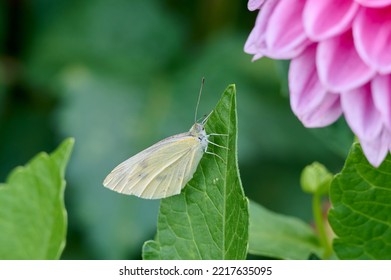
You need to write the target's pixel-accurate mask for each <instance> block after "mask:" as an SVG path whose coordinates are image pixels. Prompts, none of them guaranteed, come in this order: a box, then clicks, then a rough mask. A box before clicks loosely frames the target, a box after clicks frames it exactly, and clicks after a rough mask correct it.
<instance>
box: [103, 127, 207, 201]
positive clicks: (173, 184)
mask: <svg viewBox="0 0 391 280" xmlns="http://www.w3.org/2000/svg"><path fill="white" fill-rule="evenodd" d="M205 121H206V119H205V120H204V121H203V122H202V123H195V124H194V125H193V126H192V127H191V129H190V130H189V131H188V132H185V133H181V134H177V135H174V136H171V137H168V138H166V139H164V140H161V141H159V142H157V143H156V144H154V145H152V146H151V147H149V148H147V149H145V150H143V151H141V152H139V153H138V154H136V155H134V156H133V157H131V158H129V159H128V160H126V161H124V162H122V163H121V164H119V165H118V166H117V167H115V168H114V169H113V171H111V173H110V174H109V175H107V177H106V179H105V180H104V182H103V185H104V186H105V187H107V188H109V189H111V190H114V191H117V192H119V193H123V194H129V195H135V196H138V197H141V198H146V199H159V198H164V197H169V196H173V195H176V194H179V193H180V192H181V190H182V188H183V187H184V186H185V185H186V184H187V182H189V181H190V179H191V178H192V177H193V174H194V173H195V171H196V169H197V166H198V163H199V162H200V160H201V158H202V156H203V154H204V153H205V152H206V150H207V147H208V135H207V134H206V132H205V129H204V123H205Z"/></svg>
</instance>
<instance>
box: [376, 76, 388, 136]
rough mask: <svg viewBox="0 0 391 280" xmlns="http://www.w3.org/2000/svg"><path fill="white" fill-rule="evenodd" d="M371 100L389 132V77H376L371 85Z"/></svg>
mask: <svg viewBox="0 0 391 280" xmlns="http://www.w3.org/2000/svg"><path fill="white" fill-rule="evenodd" d="M371 89H372V98H373V101H374V104H375V106H376V108H377V110H378V111H379V112H380V114H381V116H382V120H383V123H384V125H385V126H386V127H387V129H389V130H391V76H390V75H386V76H383V75H378V76H376V77H375V78H374V79H373V80H372V83H371Z"/></svg>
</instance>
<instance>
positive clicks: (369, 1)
mask: <svg viewBox="0 0 391 280" xmlns="http://www.w3.org/2000/svg"><path fill="white" fill-rule="evenodd" d="M355 1H356V2H357V3H359V4H361V5H363V6H366V7H385V6H387V5H390V4H391V0H355Z"/></svg>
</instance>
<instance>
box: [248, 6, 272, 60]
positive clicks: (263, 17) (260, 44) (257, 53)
mask: <svg viewBox="0 0 391 280" xmlns="http://www.w3.org/2000/svg"><path fill="white" fill-rule="evenodd" d="M278 2H279V0H268V1H266V2H265V4H264V5H263V6H262V10H261V11H260V12H259V13H258V16H257V19H256V22H255V26H254V28H253V30H252V31H251V33H250V36H249V37H248V39H247V41H246V44H245V45H244V51H245V52H246V53H249V54H253V55H254V58H253V60H256V59H259V58H261V57H262V56H264V55H267V47H266V42H265V32H266V27H267V24H268V22H269V18H270V16H271V14H272V13H273V11H274V8H275V7H276V5H277V4H278Z"/></svg>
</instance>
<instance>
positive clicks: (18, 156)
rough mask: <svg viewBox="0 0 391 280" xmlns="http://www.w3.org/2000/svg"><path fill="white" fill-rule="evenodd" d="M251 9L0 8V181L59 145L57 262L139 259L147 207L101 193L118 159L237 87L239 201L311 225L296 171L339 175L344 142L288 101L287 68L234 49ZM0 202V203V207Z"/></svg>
mask: <svg viewBox="0 0 391 280" xmlns="http://www.w3.org/2000/svg"><path fill="white" fill-rule="evenodd" d="M255 18H256V13H251V12H249V11H248V10H247V2H246V1H237V0H236V1H235V0H200V1H174V0H160V1H158V0H149V1H143V0H132V1H130V0H114V1H107V0H88V1H78V0H34V1H29V0H3V1H0V181H2V182H3V181H5V180H6V177H7V174H8V173H9V172H10V171H11V170H12V169H13V168H14V167H16V166H17V165H23V164H25V163H26V162H27V161H28V160H29V159H31V158H32V157H33V156H34V155H35V154H37V153H38V152H40V151H47V152H51V151H52V150H53V149H55V147H57V145H58V144H59V143H60V142H61V141H62V140H63V139H64V138H66V137H74V138H75V139H76V144H75V148H74V152H73V154H72V158H71V161H70V163H69V166H68V169H67V175H66V178H67V182H68V185H67V189H66V193H65V195H66V207H67V210H68V219H69V228H68V236H67V246H66V249H65V251H64V253H63V256H62V258H64V259H139V258H140V257H141V247H142V244H143V242H144V241H146V240H148V239H151V238H153V236H154V233H155V231H156V219H157V213H158V206H159V201H146V200H142V199H139V198H135V197H129V196H124V195H120V194H117V193H115V192H111V191H109V190H107V189H105V188H104V187H103V186H102V181H103V179H104V177H105V176H106V175H107V173H108V172H109V171H110V170H111V169H112V168H113V167H114V166H116V165H117V164H118V163H119V162H121V161H123V160H125V159H126V158H128V157H130V156H131V155H133V154H134V153H136V152H138V151H140V150H141V149H144V148H146V147H147V146H149V145H151V144H153V143H154V142H156V141H158V140H160V139H162V138H164V137H167V136H170V135H173V134H176V133H181V132H184V131H187V130H188V129H189V128H190V126H191V125H192V123H193V121H194V110H195V105H196V100H197V95H198V91H199V87H200V82H201V77H205V78H206V82H205V86H204V91H203V96H202V100H201V104H200V108H199V115H200V116H202V115H203V114H206V113H208V112H209V111H210V110H211V109H212V108H213V107H214V105H215V104H216V102H217V101H218V100H219V98H220V96H221V94H222V92H223V91H224V89H225V88H226V86H227V85H229V84H232V83H234V84H236V87H237V98H238V115H239V166H240V173H241V178H242V182H243V186H244V189H245V192H246V194H247V196H248V197H249V198H250V199H252V200H255V201H257V202H259V203H261V204H263V205H264V206H266V207H268V208H269V209H272V210H274V211H278V212H280V213H285V214H289V215H294V216H297V217H300V218H302V219H304V220H305V221H308V222H311V197H310V195H308V194H304V193H303V192H302V191H301V189H300V172H301V170H302V169H303V168H304V166H305V165H307V164H310V163H312V162H313V161H320V162H322V163H323V164H325V165H326V166H327V167H328V168H329V169H330V170H331V171H333V172H338V171H339V170H340V168H341V167H342V165H343V161H344V157H345V156H346V153H347V151H348V149H349V145H350V143H351V141H352V135H351V134H350V133H349V132H348V130H346V126H345V124H344V123H343V121H340V122H338V123H337V124H336V125H334V126H332V127H330V128H327V129H312V130H309V129H305V128H304V127H303V126H302V124H301V123H300V122H299V121H298V120H297V118H296V117H295V116H294V115H293V114H292V112H291V110H290V107H289V95H288V90H287V81H286V76H287V75H286V72H287V66H288V63H287V62H276V61H272V60H268V59H265V58H264V59H262V60H258V61H256V62H251V56H250V55H247V54H245V53H244V52H243V46H244V43H245V41H246V38H247V36H248V34H249V32H250V31H251V29H252V27H253V24H254V22H255ZM0 207H1V206H0Z"/></svg>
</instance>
